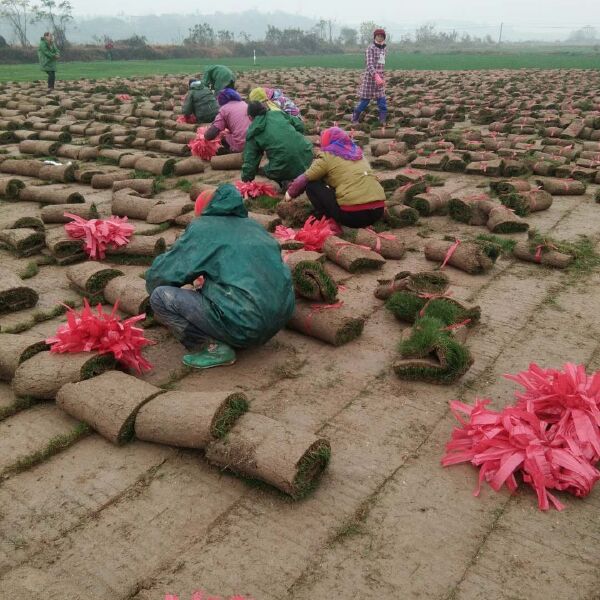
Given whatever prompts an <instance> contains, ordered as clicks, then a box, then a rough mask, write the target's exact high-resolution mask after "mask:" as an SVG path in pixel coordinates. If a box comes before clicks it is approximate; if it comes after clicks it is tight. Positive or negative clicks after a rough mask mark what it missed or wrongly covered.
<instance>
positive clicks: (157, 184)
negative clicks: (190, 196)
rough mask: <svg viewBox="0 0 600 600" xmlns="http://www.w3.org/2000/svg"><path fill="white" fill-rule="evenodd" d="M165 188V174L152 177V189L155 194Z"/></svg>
mask: <svg viewBox="0 0 600 600" xmlns="http://www.w3.org/2000/svg"><path fill="white" fill-rule="evenodd" d="M150 177H152V175H150ZM166 189H167V186H166V185H165V176H164V175H158V176H157V177H154V182H153V183H152V191H153V192H154V193H155V194H158V193H159V192H162V191H164V190H166Z"/></svg>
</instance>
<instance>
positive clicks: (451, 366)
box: [386, 291, 481, 384]
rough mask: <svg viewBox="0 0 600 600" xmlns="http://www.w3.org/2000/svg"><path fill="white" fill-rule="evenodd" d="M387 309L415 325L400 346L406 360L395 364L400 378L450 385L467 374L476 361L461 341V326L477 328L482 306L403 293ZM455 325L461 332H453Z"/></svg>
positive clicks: (390, 302)
mask: <svg viewBox="0 0 600 600" xmlns="http://www.w3.org/2000/svg"><path fill="white" fill-rule="evenodd" d="M386 307H387V308H388V309H389V310H390V311H391V312H392V314H394V316H395V317H396V318H397V319H399V320H401V321H405V322H408V323H414V325H413V327H412V328H411V329H410V330H408V331H407V332H406V334H405V335H404V336H403V340H402V341H401V343H400V345H399V351H400V355H401V356H402V358H401V359H399V360H397V361H396V362H395V363H394V371H395V372H396V374H397V375H398V376H399V377H400V378H402V379H408V380H414V381H430V382H432V383H442V384H447V383H452V382H453V381H456V380H457V379H458V378H459V377H461V376H462V375H464V373H466V371H467V370H468V369H469V367H470V366H471V364H472V363H473V359H472V357H471V354H470V352H469V351H468V349H467V348H466V347H465V346H464V345H463V344H462V343H461V341H459V339H457V338H458V337H459V336H460V335H461V334H464V333H465V332H466V328H465V326H463V327H460V324H462V323H465V325H466V327H473V326H474V325H476V324H477V323H478V322H479V319H480V317H481V310H480V308H479V307H478V306H475V307H472V308H467V307H466V306H464V305H463V304H461V303H460V302H458V301H456V300H453V299H451V298H433V299H429V300H428V299H426V298H423V297H421V296H420V295H419V294H418V293H415V292H410V291H401V292H396V293H394V294H392V296H390V298H389V299H388V300H387V302H386ZM455 325H459V328H458V329H457V330H454V329H452V326H455ZM454 331H456V332H457V333H454ZM458 332H460V333H458Z"/></svg>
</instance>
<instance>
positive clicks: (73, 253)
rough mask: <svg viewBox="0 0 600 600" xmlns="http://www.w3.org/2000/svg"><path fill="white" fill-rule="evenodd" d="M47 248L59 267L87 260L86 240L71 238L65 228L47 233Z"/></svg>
mask: <svg viewBox="0 0 600 600" xmlns="http://www.w3.org/2000/svg"><path fill="white" fill-rule="evenodd" d="M46 246H47V247H48V250H50V254H52V256H53V257H54V258H55V259H56V262H57V263H58V264H59V265H69V264H72V263H75V262H78V261H80V260H84V259H85V258H86V254H85V252H84V250H83V246H84V240H74V239H72V238H70V237H69V235H68V234H67V232H66V231H65V229H64V227H56V228H54V229H50V230H49V231H48V232H47V233H46Z"/></svg>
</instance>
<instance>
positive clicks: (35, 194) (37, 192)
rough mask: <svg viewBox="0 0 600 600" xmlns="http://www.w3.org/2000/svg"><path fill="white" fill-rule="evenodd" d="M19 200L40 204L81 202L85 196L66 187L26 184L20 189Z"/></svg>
mask: <svg viewBox="0 0 600 600" xmlns="http://www.w3.org/2000/svg"><path fill="white" fill-rule="evenodd" d="M19 200H23V201H27V202H40V203H41V204H82V203H83V202H85V198H84V197H83V196H82V195H81V194H80V193H79V192H74V191H73V190H72V189H70V188H68V187H56V186H53V185H28V186H26V187H25V188H24V189H22V190H21V193H20V194H19Z"/></svg>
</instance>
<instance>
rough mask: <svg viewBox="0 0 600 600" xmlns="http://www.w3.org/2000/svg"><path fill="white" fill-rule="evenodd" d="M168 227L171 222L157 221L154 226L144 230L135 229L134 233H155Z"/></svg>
mask: <svg viewBox="0 0 600 600" xmlns="http://www.w3.org/2000/svg"><path fill="white" fill-rule="evenodd" d="M169 227H171V223H169V222H168V221H167V222H165V223H159V224H158V225H157V226H156V227H152V228H150V229H145V230H144V231H136V232H135V235H156V234H157V233H162V232H163V231H166V230H167V229H169Z"/></svg>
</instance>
